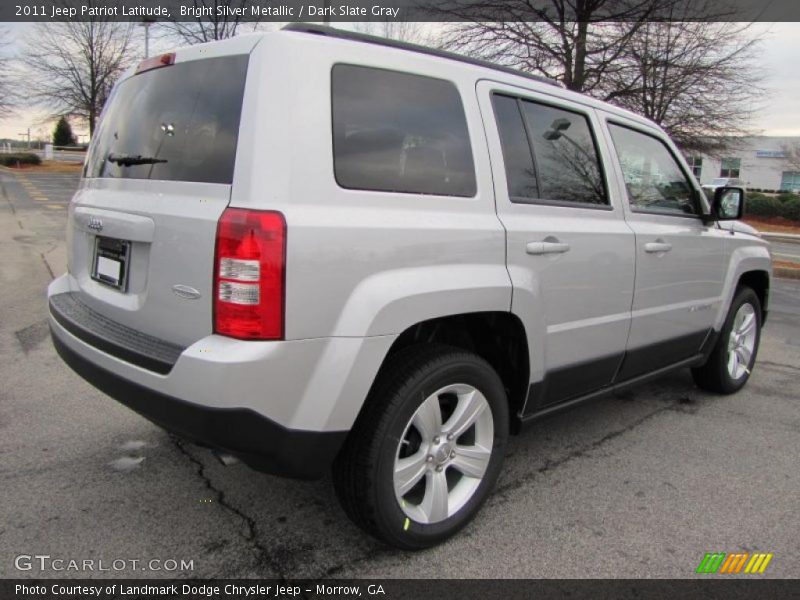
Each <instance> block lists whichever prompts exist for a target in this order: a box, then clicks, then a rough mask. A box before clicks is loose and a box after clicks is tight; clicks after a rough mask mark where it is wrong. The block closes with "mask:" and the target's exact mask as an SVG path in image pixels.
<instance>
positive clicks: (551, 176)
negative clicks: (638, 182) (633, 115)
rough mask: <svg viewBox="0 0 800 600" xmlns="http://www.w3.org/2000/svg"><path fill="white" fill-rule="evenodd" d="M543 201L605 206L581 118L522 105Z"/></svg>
mask: <svg viewBox="0 0 800 600" xmlns="http://www.w3.org/2000/svg"><path fill="white" fill-rule="evenodd" d="M522 111H523V114H524V116H525V121H526V123H527V126H528V133H529V135H530V138H531V144H532V146H533V152H534V157H535V160H536V173H537V174H538V177H539V197H540V198H542V199H543V200H557V201H562V202H583V203H588V204H608V200H607V198H606V192H605V184H604V181H603V176H602V173H601V171H600V159H599V157H598V153H597V147H596V146H595V143H594V138H593V137H592V131H591V129H590V127H589V121H588V120H587V119H586V117H585V116H583V115H580V114H577V113H574V112H570V111H567V110H563V109H560V108H554V107H552V106H547V105H544V104H537V103H534V102H529V101H527V100H525V101H523V102H522Z"/></svg>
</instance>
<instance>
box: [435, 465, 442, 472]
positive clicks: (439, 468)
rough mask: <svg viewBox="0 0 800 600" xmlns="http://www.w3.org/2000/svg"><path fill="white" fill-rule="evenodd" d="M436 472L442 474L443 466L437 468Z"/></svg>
mask: <svg viewBox="0 0 800 600" xmlns="http://www.w3.org/2000/svg"><path fill="white" fill-rule="evenodd" d="M436 472H437V473H441V472H442V465H439V466H438V467H436Z"/></svg>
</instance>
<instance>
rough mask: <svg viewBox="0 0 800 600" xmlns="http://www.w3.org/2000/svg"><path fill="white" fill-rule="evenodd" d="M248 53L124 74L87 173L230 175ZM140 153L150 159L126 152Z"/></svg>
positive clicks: (202, 178) (224, 179)
mask: <svg viewBox="0 0 800 600" xmlns="http://www.w3.org/2000/svg"><path fill="white" fill-rule="evenodd" d="M247 61H248V56H247V55H235V56H225V57H220V58H209V59H203V60H196V61H190V62H185V63H180V62H179V63H177V64H174V65H170V66H167V67H162V68H159V69H154V70H152V71H146V72H144V73H139V74H137V75H134V76H132V77H130V78H128V79H126V80H125V81H123V82H122V83H121V84H120V85H119V87H118V88H117V89H116V90H115V92H114V94H113V97H112V98H111V101H110V104H109V106H108V108H107V110H106V113H105V114H104V116H103V118H102V121H101V123H100V127H99V129H98V132H97V133H96V134H95V140H94V142H93V144H92V149H91V152H90V155H89V157H88V158H87V165H86V171H85V175H86V177H108V178H126V179H158V180H168V181H193V182H204V183H227V184H229V183H231V182H232V180H233V167H234V163H235V160H236V143H237V140H238V136H239V121H240V118H241V112H242V97H243V95H244V85H245V79H246V77H247ZM137 157H139V158H143V159H152V160H151V161H149V162H145V163H144V164H131V161H128V163H127V164H126V162H125V160H124V159H126V158H129V159H136V158H137ZM133 162H136V161H133Z"/></svg>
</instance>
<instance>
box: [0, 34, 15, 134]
mask: <svg viewBox="0 0 800 600" xmlns="http://www.w3.org/2000/svg"><path fill="white" fill-rule="evenodd" d="M7 40H8V30H7V29H6V28H4V27H3V28H0V119H3V118H5V117H7V116H9V115H10V114H11V111H12V109H13V108H14V96H15V94H14V88H13V85H12V83H11V78H10V76H11V70H10V68H9V63H10V59H9V57H8V56H7V54H6V52H7V49H8V46H9V42H8V41H7Z"/></svg>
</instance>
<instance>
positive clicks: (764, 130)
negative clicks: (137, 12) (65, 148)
mask: <svg viewBox="0 0 800 600" xmlns="http://www.w3.org/2000/svg"><path fill="white" fill-rule="evenodd" d="M0 27H2V28H5V29H6V30H7V31H8V32H9V33H10V36H9V38H8V39H10V43H9V44H8V45H7V46H6V48H5V50H4V52H3V54H5V57H4V58H7V57H8V56H9V55H13V54H15V53H16V52H18V51H19V49H20V48H21V46H22V42H23V40H24V39H25V36H26V35H29V33H30V26H29V25H28V24H24V23H16V24H10V23H6V24H2V23H0ZM757 31H758V33H759V35H760V37H761V40H762V42H761V44H762V52H761V57H760V63H761V68H762V70H763V74H764V103H763V106H762V107H761V109H760V110H759V112H758V114H757V116H756V118H755V119H754V121H753V123H752V126H753V129H754V130H755V131H756V132H757V133H760V134H761V135H770V136H800V68H799V67H798V65H800V23H771V24H767V23H764V24H759V25H758V26H757ZM143 34H144V29H143V28H138V27H137V28H136V44H138V46H139V47H140V49H141V51H142V52H143V48H144V35H143ZM159 46H162V48H161V49H166V48H165V47H163V43H161V44H159V42H158V41H155V42H151V53H152V50H153V49H155V50H156V51H157V50H159ZM28 127H30V128H31V137H32V138H36V137H37V133H38V134H39V136H40V137H46V136H48V135H49V133H50V132H51V131H52V128H53V125H52V123H51V122H49V121H48V119H47V113H46V112H44V111H42V110H40V109H39V110H36V109H31V108H21V109H20V110H18V111H17V113H16V114H15V115H14V116H12V117H10V118H8V119H6V120H4V121H0V138H11V139H21V137H20V135H19V134H20V133H22V132H25V131H26V130H27V129H28ZM74 130H75V131H76V133H85V128H82V127H80V126H75V127H74ZM84 139H85V138H84Z"/></svg>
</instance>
